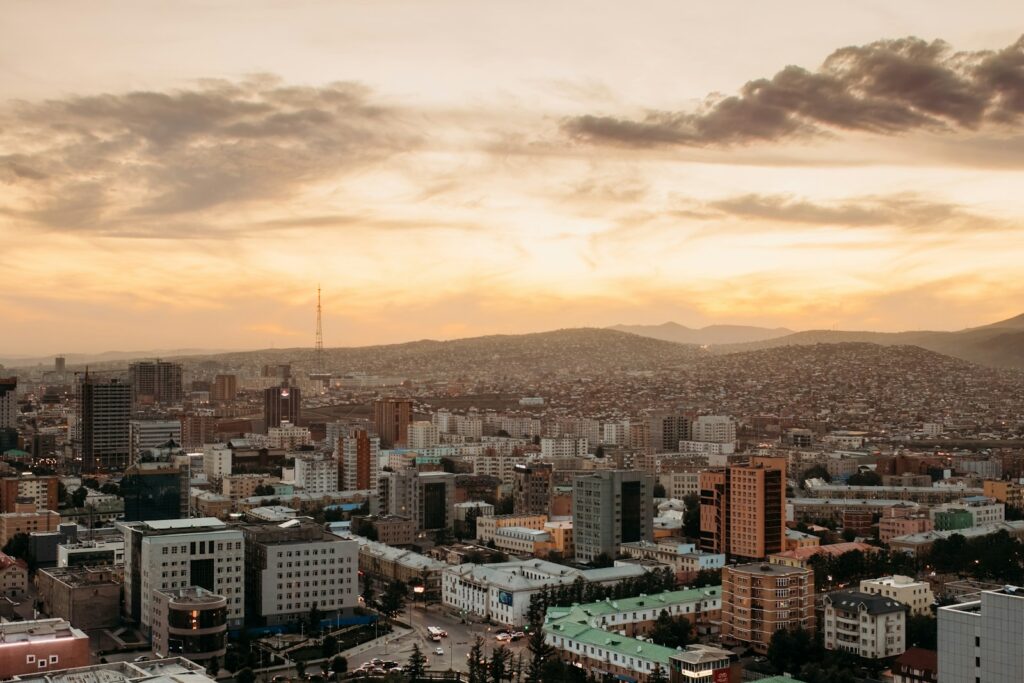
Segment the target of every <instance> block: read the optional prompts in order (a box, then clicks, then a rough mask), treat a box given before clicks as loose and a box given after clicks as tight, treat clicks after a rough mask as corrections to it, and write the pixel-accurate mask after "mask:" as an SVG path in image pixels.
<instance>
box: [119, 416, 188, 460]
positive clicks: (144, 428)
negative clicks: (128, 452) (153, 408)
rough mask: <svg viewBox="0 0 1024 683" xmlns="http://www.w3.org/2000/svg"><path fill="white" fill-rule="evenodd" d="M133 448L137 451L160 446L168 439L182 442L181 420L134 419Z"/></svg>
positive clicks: (132, 426)
mask: <svg viewBox="0 0 1024 683" xmlns="http://www.w3.org/2000/svg"><path fill="white" fill-rule="evenodd" d="M131 429H132V448H134V449H135V451H134V452H135V453H136V454H138V453H139V451H142V450H146V449H149V448H159V447H161V446H163V445H165V444H166V443H167V442H168V441H174V442H175V443H177V444H181V421H180V420H132V421H131Z"/></svg>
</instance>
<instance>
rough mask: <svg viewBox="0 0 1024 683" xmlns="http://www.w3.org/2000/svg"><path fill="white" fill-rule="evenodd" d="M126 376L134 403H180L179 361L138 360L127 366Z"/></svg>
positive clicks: (181, 394)
mask: <svg viewBox="0 0 1024 683" xmlns="http://www.w3.org/2000/svg"><path fill="white" fill-rule="evenodd" d="M128 377H129V382H130V383H131V385H132V397H133V399H134V401H135V404H136V405H151V404H154V403H163V404H175V403H181V399H182V396H183V393H182V388H181V363H171V362H170V361H165V360H159V359H157V360H155V361H138V362H136V363H132V364H131V365H129V366H128Z"/></svg>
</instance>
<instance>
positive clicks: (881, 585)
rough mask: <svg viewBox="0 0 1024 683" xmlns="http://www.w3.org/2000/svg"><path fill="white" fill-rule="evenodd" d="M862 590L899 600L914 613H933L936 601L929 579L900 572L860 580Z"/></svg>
mask: <svg viewBox="0 0 1024 683" xmlns="http://www.w3.org/2000/svg"><path fill="white" fill-rule="evenodd" d="M860 590H861V592H863V593H873V594H875V595H881V596H883V597H886V598H892V599H893V600H898V601H899V602H902V603H903V604H904V605H906V606H907V607H909V608H910V613H911V614H914V615H927V614H931V611H932V605H933V604H934V603H935V594H934V593H932V587H931V586H930V585H929V584H928V582H927V581H918V580H916V579H913V578H911V577H909V576H902V575H900V574H896V575H895V576H883V577H881V578H878V579H865V580H863V581H861V582H860Z"/></svg>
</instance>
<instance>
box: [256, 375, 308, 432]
mask: <svg viewBox="0 0 1024 683" xmlns="http://www.w3.org/2000/svg"><path fill="white" fill-rule="evenodd" d="M301 419H302V392H301V391H300V390H299V388H298V387H293V386H291V385H289V384H288V383H282V384H281V385H280V386H276V387H267V388H266V389H264V390H263V422H264V424H265V426H266V428H267V429H270V428H271V427H280V426H281V423H282V422H290V423H292V424H293V425H297V424H300V420H301Z"/></svg>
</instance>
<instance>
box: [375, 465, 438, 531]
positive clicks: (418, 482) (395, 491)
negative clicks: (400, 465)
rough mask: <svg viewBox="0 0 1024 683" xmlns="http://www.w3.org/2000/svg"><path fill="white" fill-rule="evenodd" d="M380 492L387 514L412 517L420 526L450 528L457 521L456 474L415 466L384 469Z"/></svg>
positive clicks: (382, 504) (383, 507)
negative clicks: (429, 470)
mask: <svg viewBox="0 0 1024 683" xmlns="http://www.w3.org/2000/svg"><path fill="white" fill-rule="evenodd" d="M378 491H379V495H380V503H381V508H382V510H383V511H384V512H386V514H389V515H398V516H400V517H410V518H412V519H414V520H416V525H417V529H425V530H435V529H446V528H451V527H452V526H453V525H454V522H455V475H454V474H451V473H448V472H419V471H417V470H414V469H405V470H399V471H396V472H383V473H382V474H381V477H380V480H379V483H378Z"/></svg>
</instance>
